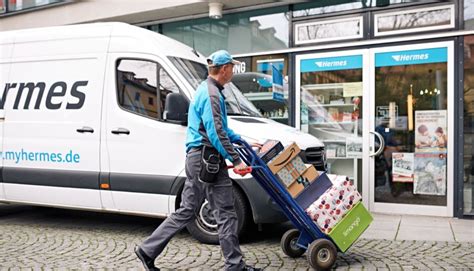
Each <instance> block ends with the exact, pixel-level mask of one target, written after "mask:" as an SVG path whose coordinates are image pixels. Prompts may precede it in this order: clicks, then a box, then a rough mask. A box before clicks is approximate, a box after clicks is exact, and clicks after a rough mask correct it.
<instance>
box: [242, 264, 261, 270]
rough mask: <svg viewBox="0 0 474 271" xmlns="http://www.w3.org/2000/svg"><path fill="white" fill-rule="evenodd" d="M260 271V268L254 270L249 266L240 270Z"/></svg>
mask: <svg viewBox="0 0 474 271" xmlns="http://www.w3.org/2000/svg"><path fill="white" fill-rule="evenodd" d="M260 270H262V268H256V267H253V266H250V265H245V266H244V267H243V268H242V271H260Z"/></svg>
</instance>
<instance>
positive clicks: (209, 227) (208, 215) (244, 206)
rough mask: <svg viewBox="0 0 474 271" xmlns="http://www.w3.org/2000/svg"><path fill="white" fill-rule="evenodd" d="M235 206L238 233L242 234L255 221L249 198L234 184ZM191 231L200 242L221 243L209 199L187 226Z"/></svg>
mask: <svg viewBox="0 0 474 271" xmlns="http://www.w3.org/2000/svg"><path fill="white" fill-rule="evenodd" d="M233 191H234V208H235V212H236V213H237V219H238V228H237V233H238V235H239V237H240V236H242V235H243V234H244V232H245V230H246V229H247V227H248V225H249V224H251V223H253V221H252V216H251V212H250V207H249V206H248V203H247V200H246V198H245V196H244V195H243V193H242V192H241V191H240V190H239V189H238V188H236V187H235V186H234V188H233ZM186 228H187V229H188V231H189V233H190V234H191V235H192V236H193V237H194V238H195V239H196V240H198V241H199V242H201V243H204V244H214V245H218V244H219V234H218V232H217V222H216V219H215V218H214V215H213V214H212V212H211V208H210V206H209V203H208V202H207V200H205V201H204V202H203V204H202V205H201V208H200V209H199V213H198V217H197V218H196V219H195V220H194V221H192V222H191V223H189V224H188V226H186Z"/></svg>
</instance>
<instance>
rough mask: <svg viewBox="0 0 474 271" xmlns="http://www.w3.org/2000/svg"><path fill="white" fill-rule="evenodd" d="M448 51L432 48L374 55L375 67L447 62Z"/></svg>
mask: <svg viewBox="0 0 474 271" xmlns="http://www.w3.org/2000/svg"><path fill="white" fill-rule="evenodd" d="M447 59H448V49H447V48H446V47H444V48H434V49H421V50H407V51H398V52H388V53H378V54H375V67H387V66H401V65H415V64H427V63H440V62H447Z"/></svg>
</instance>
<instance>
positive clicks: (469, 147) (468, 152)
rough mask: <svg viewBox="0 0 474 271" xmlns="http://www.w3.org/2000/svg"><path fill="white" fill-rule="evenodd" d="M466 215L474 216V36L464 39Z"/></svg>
mask: <svg viewBox="0 0 474 271" xmlns="http://www.w3.org/2000/svg"><path fill="white" fill-rule="evenodd" d="M463 185H464V214H470V215H474V201H473V199H474V35H472V36H465V37H464V179H463Z"/></svg>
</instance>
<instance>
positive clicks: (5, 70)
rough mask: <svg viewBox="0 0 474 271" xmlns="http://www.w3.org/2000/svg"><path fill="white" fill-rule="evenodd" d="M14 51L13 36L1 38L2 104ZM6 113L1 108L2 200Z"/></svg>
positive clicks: (1, 195)
mask: <svg viewBox="0 0 474 271" xmlns="http://www.w3.org/2000/svg"><path fill="white" fill-rule="evenodd" d="M12 51H13V38H12V37H11V36H5V35H2V36H0V104H1V103H2V102H3V93H4V91H5V88H6V83H7V81H8V76H9V74H10V61H11V60H10V58H11V55H12ZM4 116H5V111H4V110H3V106H0V200H4V199H5V191H4V188H3V177H2V175H1V172H2V170H3V159H2V155H3V121H4Z"/></svg>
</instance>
